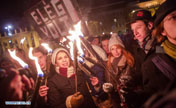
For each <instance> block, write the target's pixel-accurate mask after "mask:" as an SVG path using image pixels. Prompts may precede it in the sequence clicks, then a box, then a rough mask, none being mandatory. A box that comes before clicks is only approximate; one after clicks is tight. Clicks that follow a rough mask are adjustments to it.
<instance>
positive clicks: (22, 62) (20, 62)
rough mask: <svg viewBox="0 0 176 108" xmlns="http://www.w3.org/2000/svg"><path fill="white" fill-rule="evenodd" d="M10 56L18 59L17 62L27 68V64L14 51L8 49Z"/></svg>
mask: <svg viewBox="0 0 176 108" xmlns="http://www.w3.org/2000/svg"><path fill="white" fill-rule="evenodd" d="M8 51H9V53H10V56H11V57H12V58H13V59H15V60H16V61H18V63H19V64H20V65H21V66H22V67H23V68H28V64H26V63H25V62H24V61H23V60H21V59H20V58H19V57H17V56H16V51H15V50H13V51H11V50H10V49H8Z"/></svg>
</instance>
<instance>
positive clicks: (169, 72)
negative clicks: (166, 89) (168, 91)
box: [152, 55, 176, 81]
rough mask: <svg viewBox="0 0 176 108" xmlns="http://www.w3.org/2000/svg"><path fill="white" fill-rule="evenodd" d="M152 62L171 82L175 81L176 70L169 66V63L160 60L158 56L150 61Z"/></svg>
mask: <svg viewBox="0 0 176 108" xmlns="http://www.w3.org/2000/svg"><path fill="white" fill-rule="evenodd" d="M152 62H153V63H154V64H155V66H156V67H157V68H158V69H159V70H160V71H161V72H162V73H163V74H164V75H165V76H166V77H167V78H169V79H170V80H171V81H173V80H174V79H176V69H175V68H174V67H173V66H171V65H169V63H168V62H166V61H165V60H164V59H162V58H161V57H160V56H159V55H157V56H155V57H154V58H153V59H152Z"/></svg>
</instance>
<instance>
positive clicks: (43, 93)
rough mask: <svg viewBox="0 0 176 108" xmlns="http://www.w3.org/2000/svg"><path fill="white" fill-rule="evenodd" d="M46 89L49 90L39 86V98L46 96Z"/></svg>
mask: <svg viewBox="0 0 176 108" xmlns="http://www.w3.org/2000/svg"><path fill="white" fill-rule="evenodd" d="M48 89H49V88H48V87H47V86H46V85H43V86H40V88H39V95H40V96H41V97H44V96H46V95H47V93H48Z"/></svg>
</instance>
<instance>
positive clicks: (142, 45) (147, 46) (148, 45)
mask: <svg viewBox="0 0 176 108" xmlns="http://www.w3.org/2000/svg"><path fill="white" fill-rule="evenodd" d="M153 42H154V38H153V37H152V36H151V34H150V33H148V35H147V36H146V38H145V39H144V41H143V42H138V44H139V46H140V48H142V49H143V50H144V51H145V53H146V54H147V53H148V52H149V50H150V49H151V47H152V44H153Z"/></svg>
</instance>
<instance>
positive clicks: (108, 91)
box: [103, 83, 113, 93]
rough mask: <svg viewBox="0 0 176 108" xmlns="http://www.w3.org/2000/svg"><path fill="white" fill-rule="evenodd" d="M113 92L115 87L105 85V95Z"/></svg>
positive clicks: (109, 84)
mask: <svg viewBox="0 0 176 108" xmlns="http://www.w3.org/2000/svg"><path fill="white" fill-rule="evenodd" d="M112 90H113V85H112V84H111V83H104V84H103V91H104V92H105V93H110V92H112Z"/></svg>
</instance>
